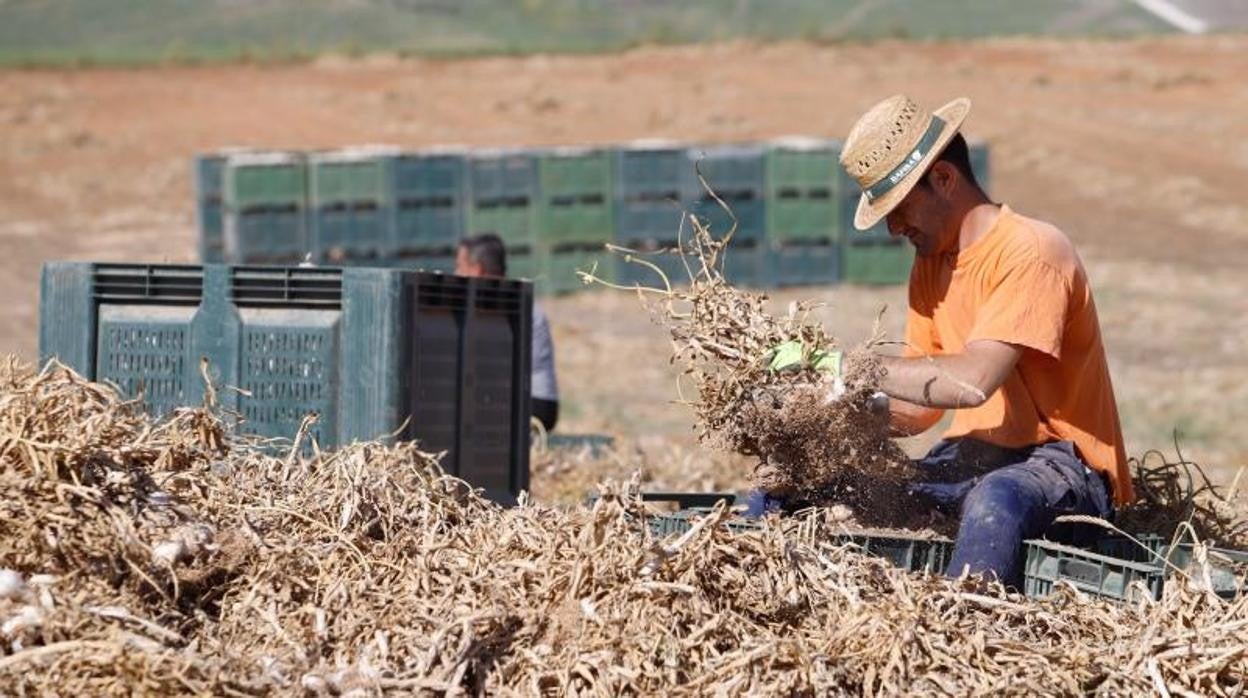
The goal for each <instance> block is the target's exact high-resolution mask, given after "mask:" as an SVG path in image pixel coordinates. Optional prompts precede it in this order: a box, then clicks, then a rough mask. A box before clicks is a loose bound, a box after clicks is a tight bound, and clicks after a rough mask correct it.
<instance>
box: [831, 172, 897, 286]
mask: <svg viewBox="0 0 1248 698" xmlns="http://www.w3.org/2000/svg"><path fill="white" fill-rule="evenodd" d="M858 198H859V196H858V195H857V194H853V195H850V196H845V197H842V198H841V205H842V208H841V211H842V216H841V220H842V221H844V224H845V233H844V236H843V237H842V238H841V279H842V280H843V281H847V282H849V283H855V284H869V285H888V284H902V283H905V282H906V281H907V280H909V278H910V267H911V266H912V265H913V263H914V246H913V245H911V244H910V243H909V242H908V241H907V240H906V239H905V238H903V237H900V236H898V237H893V236H890V235H889V234H888V226H887V224H886V223H885V222H884V221H880V222H879V223H877V224H876V225H875V226H874V227H872V228H871V229H870V230H857V229H855V228H854V211H855V209H857V207H858Z"/></svg>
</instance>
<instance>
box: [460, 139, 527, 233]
mask: <svg viewBox="0 0 1248 698" xmlns="http://www.w3.org/2000/svg"><path fill="white" fill-rule="evenodd" d="M468 188H469V191H470V192H471V198H470V205H469V207H468V233H469V234H471V235H480V234H482V233H494V234H495V235H498V236H499V237H500V238H502V239H503V242H504V244H506V245H507V247H508V248H511V247H513V246H529V247H532V246H534V245H535V244H536V242H537V236H536V220H535V218H536V212H537V198H538V181H537V155H536V153H534V152H532V151H528V150H486V151H478V152H474V153H473V154H472V155H471V156H470V157H469V159H468Z"/></svg>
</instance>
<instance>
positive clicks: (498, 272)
mask: <svg viewBox="0 0 1248 698" xmlns="http://www.w3.org/2000/svg"><path fill="white" fill-rule="evenodd" d="M459 246H460V248H462V249H463V250H465V251H467V253H468V259H471V260H472V263H473V264H480V265H481V271H482V272H483V273H485V274H487V275H489V276H507V248H506V247H505V246H504V245H503V239H502V238H500V237H499V236H497V235H495V234H494V233H482V234H481V235H472V236H469V237H466V238H464V239H463V240H460V241H459Z"/></svg>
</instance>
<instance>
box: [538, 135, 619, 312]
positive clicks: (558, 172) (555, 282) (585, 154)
mask: <svg viewBox="0 0 1248 698" xmlns="http://www.w3.org/2000/svg"><path fill="white" fill-rule="evenodd" d="M537 173H538V191H539V192H540V198H539V200H538V205H537V224H536V230H537V244H536V250H537V255H538V259H540V260H541V270H542V273H540V274H539V275H538V283H537V288H538V291H539V292H540V293H544V294H548V293H566V292H569V291H574V290H576V289H578V288H581V287H583V286H584V284H583V283H582V281H581V279H580V277H579V276H578V275H577V273H576V272H577V271H578V270H590V269H594V270H595V272H594V273H595V275H597V276H599V277H602V278H604V279H607V280H611V279H613V278H614V275H613V274H611V273H609V271H608V270H609V269H610V267H611V264H610V262H611V260H610V259H608V258H607V255H608V254H609V253H607V252H606V249H605V246H606V244H607V243H609V242H611V240H612V237H613V232H614V230H615V226H614V221H613V219H612V206H611V201H612V198H613V195H614V189H613V187H612V181H613V180H612V176H611V157H610V153H609V152H608V151H606V150H602V149H594V148H556V149H553V150H550V151H546V152H544V153H542V155H541V156H540V157H539V159H538V163H537Z"/></svg>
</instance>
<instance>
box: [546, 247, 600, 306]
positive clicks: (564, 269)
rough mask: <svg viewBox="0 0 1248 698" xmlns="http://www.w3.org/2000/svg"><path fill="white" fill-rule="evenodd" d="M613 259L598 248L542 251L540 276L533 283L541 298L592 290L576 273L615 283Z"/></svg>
mask: <svg viewBox="0 0 1248 698" xmlns="http://www.w3.org/2000/svg"><path fill="white" fill-rule="evenodd" d="M613 256H614V255H613V254H612V253H610V252H608V251H606V250H605V249H603V247H602V246H601V245H592V246H585V247H571V248H562V249H555V250H545V249H543V250H542V251H541V252H540V253H539V257H540V262H539V264H540V273H539V274H538V275H537V278H536V280H535V284H536V288H537V292H538V293H539V294H541V295H557V294H564V293H571V292H574V291H580V290H584V289H588V288H591V287H590V286H586V285H585V282H584V281H582V280H581V277H580V275H579V274H577V272H578V271H591V270H593V272H594V274H595V276H597V277H599V278H601V279H603V280H604V281H607V282H614V281H615V265H614V260H613V259H612V257H613Z"/></svg>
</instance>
